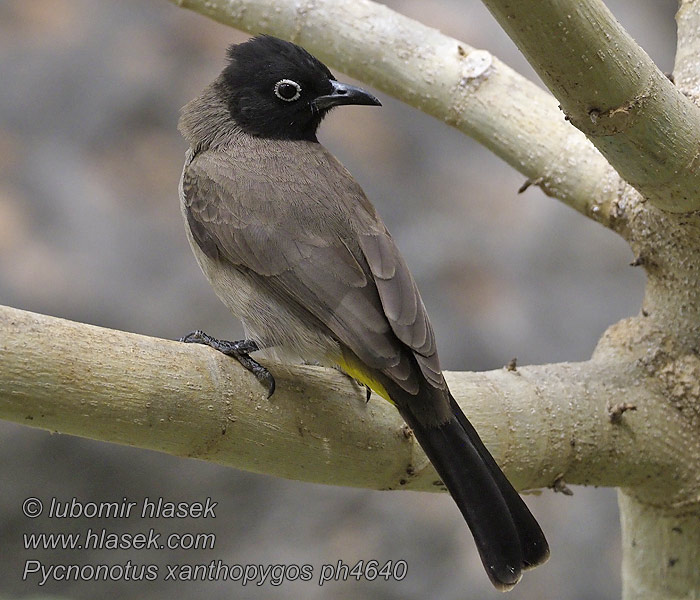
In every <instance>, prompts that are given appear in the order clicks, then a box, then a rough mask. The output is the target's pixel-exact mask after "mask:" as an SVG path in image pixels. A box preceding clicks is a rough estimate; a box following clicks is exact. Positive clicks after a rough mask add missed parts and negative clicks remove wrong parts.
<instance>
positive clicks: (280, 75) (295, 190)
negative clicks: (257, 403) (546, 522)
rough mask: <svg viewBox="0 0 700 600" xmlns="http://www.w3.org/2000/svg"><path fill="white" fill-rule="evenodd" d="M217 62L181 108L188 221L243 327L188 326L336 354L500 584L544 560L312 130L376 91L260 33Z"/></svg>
mask: <svg viewBox="0 0 700 600" xmlns="http://www.w3.org/2000/svg"><path fill="white" fill-rule="evenodd" d="M228 58H229V61H228V64H227V66H226V67H225V68H224V70H223V72H222V73H221V75H220V76H219V77H218V78H217V79H216V80H215V81H214V82H213V83H212V84H211V85H209V86H208V87H207V88H206V89H205V90H204V92H203V93H202V94H201V95H200V96H199V97H198V98H196V99H195V100H192V101H191V102H190V103H188V104H187V105H186V106H185V107H184V108H183V110H182V117H181V119H180V124H179V129H180V131H181V133H182V134H183V136H184V137H185V138H186V140H187V141H188V142H189V145H190V147H189V149H188V151H187V154H186V160H185V166H184V170H183V173H182V179H181V182H180V199H181V206H182V212H183V215H184V218H185V223H186V230H187V236H188V238H189V241H190V244H191V246H192V250H193V251H194V254H195V256H196V258H197V261H198V262H199V265H200V267H201V268H202V271H203V272H204V274H205V275H206V276H207V278H208V279H209V281H210V283H211V284H212V286H213V287H214V290H215V291H216V293H217V295H218V296H219V298H220V299H221V300H222V301H223V302H224V304H225V305H226V306H227V307H228V308H229V309H230V310H231V311H232V312H233V313H234V314H235V315H237V316H238V317H239V318H240V319H241V320H242V321H243V326H244V329H245V335H246V339H245V340H242V341H238V342H228V341H224V340H217V339H215V338H212V337H210V336H208V335H207V334H205V333H203V332H201V331H198V332H194V333H192V334H189V335H188V336H185V338H183V341H187V342H198V343H205V344H208V345H210V346H213V347H214V348H216V349H218V350H220V351H222V352H224V353H226V354H228V355H231V356H234V357H236V358H237V359H238V360H239V361H240V362H241V363H242V364H243V365H244V366H245V367H246V368H248V369H249V370H251V371H252V372H253V373H255V375H256V376H257V377H258V379H259V380H260V381H261V382H263V383H265V384H266V385H267V387H268V390H269V393H270V394H271V393H272V392H273V391H274V378H273V377H272V375H271V374H270V373H269V372H268V371H267V369H265V368H264V367H263V366H262V365H260V364H259V363H258V362H256V361H255V360H254V359H252V358H251V357H250V356H249V354H250V353H251V352H255V351H257V350H262V349H267V348H279V349H282V350H283V351H284V352H286V353H288V354H292V355H295V356H297V357H299V358H301V359H303V360H306V361H313V362H318V363H320V364H323V365H330V366H336V367H340V369H342V370H343V371H345V372H346V373H347V374H349V375H350V376H352V377H353V378H355V379H357V380H359V381H360V382H362V383H364V384H365V385H366V386H368V387H369V388H371V389H372V390H374V391H375V392H377V393H378V394H379V395H380V396H382V397H383V398H385V399H387V400H389V401H390V402H392V403H393V404H394V405H395V406H396V408H397V409H398V411H399V413H400V414H401V416H402V417H403V419H404V420H405V421H406V423H407V424H408V425H409V426H410V427H411V429H412V430H413V433H414V434H415V437H416V439H417V440H418V442H419V443H420V445H421V446H422V448H423V450H424V451H425V453H426V454H427V456H428V458H429V459H430V460H431V462H432V463H433V465H434V466H435V469H436V470H437V472H438V474H439V475H440V477H441V478H442V480H443V481H444V483H445V485H446V486H447V489H448V490H449V491H450V493H451V495H452V497H453V498H454V501H455V502H456V503H457V506H458V507H459V509H460V511H461V512H462V514H463V515H464V518H465V519H466V521H467V524H468V525H469V528H470V529H471V531H472V534H473V535H474V539H475V541H476V545H477V548H478V550H479V554H480V556H481V559H482V561H483V563H484V567H485V568H486V572H487V573H488V576H489V578H490V579H491V581H492V582H493V584H494V585H495V586H496V587H497V588H499V589H501V590H507V589H510V588H511V587H512V586H513V585H515V584H516V583H517V582H518V580H519V579H520V577H521V573H522V571H523V570H524V569H527V568H529V567H534V566H536V565H538V564H540V563H542V562H544V561H545V560H546V559H547V558H548V555H549V548H548V546H547V541H546V540H545V537H544V535H543V533H542V531H541V529H540V527H539V525H538V524H537V522H536V521H535V518H534V517H533V516H532V514H531V513H530V511H529V510H528V508H527V506H526V505H525V503H524V502H523V501H522V499H521V498H520V496H519V495H518V493H517V492H516V491H515V489H514V488H513V487H512V486H511V485H510V483H509V482H508V480H507V479H506V477H505V475H504V474H503V473H502V471H501V470H500V469H499V467H498V465H497V464H496V462H495V461H494V459H493V458H492V456H491V455H490V454H489V452H488V450H487V449H486V447H485V446H484V444H483V443H482V441H481V440H480V439H479V436H478V435H477V432H476V431H475V430H474V428H473V427H472V425H471V424H470V423H469V421H468V420H467V418H466V417H465V416H464V414H463V413H462V411H461V410H460V408H459V406H458V405H457V403H456V402H455V400H454V398H453V397H452V395H451V394H450V391H449V389H448V388H447V385H446V383H445V379H444V377H443V375H442V371H441V369H440V362H439V360H438V354H437V349H436V346H435V336H434V335H433V329H432V327H431V325H430V321H429V320H428V315H427V313H426V310H425V307H424V306H423V301H422V300H421V297H420V294H419V293H418V288H417V287H416V283H415V281H414V280H413V277H412V276H411V273H410V271H409V270H408V267H407V266H406V262H405V261H404V259H403V257H402V256H401V254H400V252H399V250H398V248H397V247H396V244H395V242H394V240H393V239H392V237H391V235H390V234H389V232H388V231H387V229H386V227H385V226H384V223H383V222H382V219H381V218H380V216H379V215H378V214H377V211H376V210H375V208H374V206H372V204H371V203H370V202H369V200H368V199H367V197H366V196H365V194H364V192H363V191H362V189H361V188H360V186H359V185H358V183H357V182H356V181H355V180H354V179H353V177H352V176H351V175H350V173H348V171H347V170H346V169H345V168H344V167H343V166H342V165H341V164H340V163H339V162H338V160H336V158H335V157H334V156H333V155H331V154H330V153H329V152H328V150H326V149H325V148H324V147H323V146H322V145H321V144H320V143H319V142H318V139H317V138H316V132H317V130H318V127H319V125H320V123H321V120H322V119H323V118H324V116H325V115H326V114H327V113H328V111H329V110H330V109H332V108H333V107H335V106H340V105H343V104H366V105H379V104H380V102H379V101H378V100H377V99H376V98H375V97H374V96H372V95H371V94H369V93H368V92H366V91H364V90H362V89H360V88H358V87H355V86H352V85H348V84H344V83H340V82H339V81H337V80H336V78H335V77H334V76H333V74H332V73H331V72H330V71H329V70H328V68H327V67H326V66H325V65H324V64H323V63H321V62H320V61H319V60H317V59H316V58H314V57H313V56H311V55H310V54H309V53H308V52H306V51H305V50H304V49H302V48H300V47H299V46H296V45H294V44H291V43H289V42H286V41H283V40H279V39H276V38H273V37H269V36H259V37H255V38H252V39H251V40H249V41H247V42H244V43H242V44H238V45H234V46H231V47H230V48H229V50H228Z"/></svg>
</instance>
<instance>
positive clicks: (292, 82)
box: [275, 79, 301, 102]
mask: <svg viewBox="0 0 700 600" xmlns="http://www.w3.org/2000/svg"><path fill="white" fill-rule="evenodd" d="M285 83H287V84H289V85H293V86H294V87H295V88H296V90H297V93H296V94H294V95H293V96H292V97H291V98H285V97H284V96H282V94H280V86H281V85H283V84H285ZM275 96H277V97H278V98H279V99H280V100H284V101H285V102H294V101H295V100H299V96H301V86H300V85H299V84H298V83H297V82H296V81H292V80H291V79H280V80H279V81H278V82H277V83H276V84H275Z"/></svg>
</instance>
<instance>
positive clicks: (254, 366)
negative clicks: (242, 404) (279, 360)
mask: <svg viewBox="0 0 700 600" xmlns="http://www.w3.org/2000/svg"><path fill="white" fill-rule="evenodd" d="M180 341H181V342H184V343H186V344H206V345H207V346H211V347H212V348H214V349H215V350H218V351H219V352H221V353H222V354H225V355H226V356H231V357H233V358H235V359H236V360H237V361H238V362H239V363H241V365H242V366H243V368H245V369H247V370H248V371H250V372H251V373H252V374H253V375H255V378H256V379H257V380H258V381H259V382H260V383H262V384H263V385H264V386H266V387H267V397H268V398H269V397H270V396H272V394H274V393H275V378H274V377H273V376H272V374H271V373H270V371H268V370H267V369H266V368H265V367H263V366H262V365H261V364H260V363H259V362H258V361H256V360H255V359H252V358H250V356H248V355H249V353H250V352H257V351H258V350H260V347H259V346H258V344H257V342H255V341H253V340H238V341H236V342H229V341H228V340H217V339H216V338H214V337H211V336H210V335H207V334H206V333H204V332H203V331H201V330H199V329H198V330H197V331H193V332H192V333H188V334H187V335H186V336H184V337H181V338H180Z"/></svg>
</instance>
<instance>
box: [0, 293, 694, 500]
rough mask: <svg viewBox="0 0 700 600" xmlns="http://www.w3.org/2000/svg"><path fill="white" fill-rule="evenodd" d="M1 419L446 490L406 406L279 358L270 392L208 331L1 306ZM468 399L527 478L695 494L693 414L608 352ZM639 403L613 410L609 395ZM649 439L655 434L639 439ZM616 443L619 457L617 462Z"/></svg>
mask: <svg viewBox="0 0 700 600" xmlns="http://www.w3.org/2000/svg"><path fill="white" fill-rule="evenodd" d="M0 355H1V356H2V361H1V363H0V418H3V419H6V420H10V421H15V422H17V423H22V424H25V425H29V426H32V427H40V428H43V429H48V430H51V431H59V432H62V433H69V434H73V435H79V436H83V437H89V438H93V439H98V440H103V441H108V442H116V443H120V444H129V445H132V446H139V447H143V448H150V449H153V450H159V451H162V452H167V453H170V454H174V455H178V456H187V457H192V458H200V459H203V460H209V461H213V462H217V463H221V464H225V465H230V466H234V467H238V468H241V469H248V470H252V471H256V472H262V473H269V474H271V475H277V476H282V477H287V478H292V479H300V480H306V481H315V482H321V483H328V484H337V485H347V486H359V487H368V488H374V489H396V488H404V489H413V490H436V485H435V481H436V480H437V476H436V475H435V472H434V471H433V469H432V467H431V466H430V464H429V463H428V461H427V460H426V458H425V456H424V455H423V453H422V451H421V450H420V448H419V446H418V445H417V444H416V443H415V441H414V440H413V439H412V437H411V436H410V434H409V435H407V434H406V430H405V427H404V426H403V423H402V421H401V419H400V417H399V416H398V413H397V412H396V411H395V410H394V408H393V407H392V406H390V405H389V404H388V403H386V402H384V401H383V400H381V399H379V398H377V397H374V398H373V399H372V400H371V401H370V402H369V403H368V404H366V403H365V400H364V390H361V389H358V387H357V386H356V385H354V384H353V383H352V382H351V381H350V380H349V379H348V378H346V377H344V376H343V375H341V374H339V373H338V372H336V371H333V370H328V369H321V368H317V367H303V366H297V367H288V366H284V365H281V364H273V365H271V367H270V368H271V370H272V371H273V373H274V375H275V376H276V378H277V383H278V386H277V391H276V392H275V395H274V396H273V397H272V398H271V399H270V400H267V399H266V398H265V390H264V389H263V388H262V386H260V384H259V383H258V382H257V380H256V379H255V378H254V377H253V376H252V375H250V374H249V373H248V372H246V371H244V370H243V369H242V368H241V367H240V366H239V365H238V363H236V362H235V361H233V360H231V359H229V358H227V357H225V356H223V355H221V354H219V353H217V352H216V351H214V350H212V349H210V348H208V347H204V346H196V345H186V344H181V343H177V342H172V341H168V340H159V339H155V338H148V337H144V336H140V335H136V334H132V333H125V332H121V331H113V330H108V329H102V328H99V327H94V326H91V325H84V324H80V323H74V322H71V321H65V320H63V319H58V318H55V317H48V316H43V315H37V314H34V313H29V312H25V311H21V310H16V309H12V308H6V307H0ZM448 382H449V384H450V387H451V388H452V391H453V393H454V395H455V397H456V398H457V399H458V401H459V402H460V403H461V404H462V406H463V407H464V409H465V411H466V413H467V414H468V415H469V416H470V419H472V420H473V422H474V425H475V427H477V429H478V430H479V431H480V432H481V433H482V435H483V438H484V442H485V443H486V444H487V446H488V447H489V448H490V449H491V450H492V451H493V453H494V456H495V457H496V459H497V460H498V461H499V463H500V464H502V465H504V468H505V471H506V473H507V474H508V475H509V476H510V477H511V479H512V480H513V482H514V483H515V484H516V485H517V486H518V487H519V488H521V489H522V488H537V487H543V486H549V485H552V483H553V482H554V481H555V480H556V479H558V478H560V477H562V476H563V477H564V478H565V479H566V480H567V481H568V482H570V483H582V484H595V485H610V486H612V485H624V486H627V487H629V488H635V487H637V486H640V485H647V484H648V482H649V481H653V482H654V485H655V486H657V487H658V490H659V493H658V497H659V498H660V501H662V500H663V502H667V503H673V502H676V503H677V502H681V501H682V499H680V498H674V490H676V491H677V492H678V493H680V492H681V491H682V490H680V489H679V488H678V482H687V481H688V479H689V478H688V474H687V473H685V472H684V471H683V469H684V468H685V467H684V466H683V465H682V464H678V462H679V461H677V452H678V448H679V446H678V444H676V443H675V439H674V438H673V436H672V432H673V431H674V429H673V428H674V427H677V421H678V420H679V417H678V416H677V415H675V414H674V411H673V409H672V408H671V409H669V408H666V407H665V403H661V402H658V401H656V396H655V394H656V391H655V390H654V387H653V386H649V385H648V383H647V382H646V381H645V380H643V379H640V378H639V375H638V374H637V373H631V372H630V369H629V367H628V366H627V367H625V366H624V365H623V366H621V365H620V364H616V363H614V362H613V361H611V360H610V358H609V357H604V360H601V361H591V362H587V363H576V364H567V363H562V364H556V365H545V366H540V367H528V368H523V369H518V370H517V371H515V372H511V371H508V370H505V369H501V370H498V371H491V372H487V373H452V374H448ZM621 390H624V398H625V400H626V401H628V402H635V403H636V404H637V406H638V410H637V411H636V412H634V413H629V414H628V415H625V416H624V418H623V420H622V422H621V423H617V424H615V423H611V421H610V419H609V416H608V408H609V403H610V402H611V401H615V400H617V399H619V398H622V397H623V395H622V391H621ZM640 440H643V444H642V443H639V442H640ZM610 456H614V457H615V460H612V461H611V460H610Z"/></svg>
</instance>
